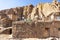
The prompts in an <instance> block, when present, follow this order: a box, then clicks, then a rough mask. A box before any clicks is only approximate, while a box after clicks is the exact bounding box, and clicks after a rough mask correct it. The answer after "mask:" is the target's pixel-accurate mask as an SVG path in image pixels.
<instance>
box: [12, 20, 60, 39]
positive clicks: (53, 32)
mask: <svg viewBox="0 0 60 40" xmlns="http://www.w3.org/2000/svg"><path fill="white" fill-rule="evenodd" d="M59 24H60V22H59V21H54V22H37V23H34V22H32V23H25V22H23V23H22V22H20V23H15V24H14V25H13V37H14V38H47V37H60V36H59V33H60V29H59V28H60V25H59Z"/></svg>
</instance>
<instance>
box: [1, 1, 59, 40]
mask: <svg viewBox="0 0 60 40" xmlns="http://www.w3.org/2000/svg"><path fill="white" fill-rule="evenodd" d="M0 34H9V35H12V37H13V38H48V37H56V38H60V2H58V1H57V0H53V2H52V3H39V4H38V5H36V6H33V5H32V4H31V5H28V6H23V7H16V8H11V9H5V10H1V11H0ZM52 40H53V39H52Z"/></svg>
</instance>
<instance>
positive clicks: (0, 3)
mask: <svg viewBox="0 0 60 40" xmlns="http://www.w3.org/2000/svg"><path fill="white" fill-rule="evenodd" d="M58 1H59V2H60V0H58ZM45 2H52V0H0V10H3V9H9V8H15V7H21V6H26V5H29V4H33V5H34V6H35V5H37V4H38V3H45Z"/></svg>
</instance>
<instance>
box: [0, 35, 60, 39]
mask: <svg viewBox="0 0 60 40" xmlns="http://www.w3.org/2000/svg"><path fill="white" fill-rule="evenodd" d="M51 39H52V37H50V38H46V39H38V38H24V39H12V35H6V34H0V40H51ZM56 40H60V39H58V38H56Z"/></svg>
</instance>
